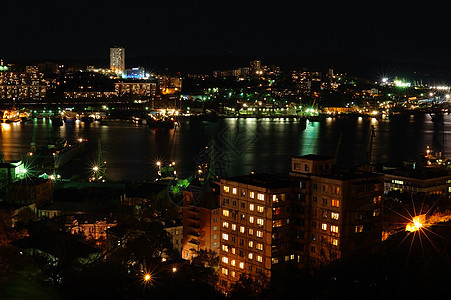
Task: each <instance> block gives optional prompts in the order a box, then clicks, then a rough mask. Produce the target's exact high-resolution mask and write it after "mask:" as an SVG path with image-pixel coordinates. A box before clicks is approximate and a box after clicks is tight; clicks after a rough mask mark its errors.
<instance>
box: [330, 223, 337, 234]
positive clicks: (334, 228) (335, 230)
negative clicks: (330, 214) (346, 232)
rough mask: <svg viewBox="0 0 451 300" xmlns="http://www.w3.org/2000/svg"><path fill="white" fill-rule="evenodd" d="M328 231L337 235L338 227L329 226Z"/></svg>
mask: <svg viewBox="0 0 451 300" xmlns="http://www.w3.org/2000/svg"><path fill="white" fill-rule="evenodd" d="M330 231H332V232H335V233H338V226H335V225H332V226H330Z"/></svg>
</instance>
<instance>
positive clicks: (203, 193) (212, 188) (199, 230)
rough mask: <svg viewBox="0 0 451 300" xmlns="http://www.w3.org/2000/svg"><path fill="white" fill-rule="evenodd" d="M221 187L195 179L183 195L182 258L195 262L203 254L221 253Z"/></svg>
mask: <svg viewBox="0 0 451 300" xmlns="http://www.w3.org/2000/svg"><path fill="white" fill-rule="evenodd" d="M218 190H219V187H218V186H217V185H216V184H214V183H212V184H211V185H210V184H209V183H206V184H204V185H203V184H202V183H201V182H200V181H199V180H197V179H195V180H193V181H192V182H191V184H190V185H189V186H188V188H187V189H186V190H184V191H183V249H182V258H184V259H188V260H191V259H192V258H193V257H195V256H196V254H197V252H198V251H200V250H210V251H214V252H216V253H219V245H220V214H219V213H220V207H219V193H218Z"/></svg>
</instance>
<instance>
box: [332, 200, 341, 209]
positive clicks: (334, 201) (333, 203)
mask: <svg viewBox="0 0 451 300" xmlns="http://www.w3.org/2000/svg"><path fill="white" fill-rule="evenodd" d="M332 206H334V207H339V206H340V201H339V200H336V199H332Z"/></svg>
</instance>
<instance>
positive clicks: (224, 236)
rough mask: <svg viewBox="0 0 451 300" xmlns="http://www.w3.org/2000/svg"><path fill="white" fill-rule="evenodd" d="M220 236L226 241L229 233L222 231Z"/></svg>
mask: <svg viewBox="0 0 451 300" xmlns="http://www.w3.org/2000/svg"><path fill="white" fill-rule="evenodd" d="M222 238H223V239H224V240H226V241H228V240H229V235H228V234H227V233H223V234H222Z"/></svg>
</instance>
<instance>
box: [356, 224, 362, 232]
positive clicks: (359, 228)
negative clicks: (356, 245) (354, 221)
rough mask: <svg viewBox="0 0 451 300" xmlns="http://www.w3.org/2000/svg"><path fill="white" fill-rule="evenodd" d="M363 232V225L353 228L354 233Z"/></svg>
mask: <svg viewBox="0 0 451 300" xmlns="http://www.w3.org/2000/svg"><path fill="white" fill-rule="evenodd" d="M360 232H363V225H357V226H356V227H355V233H360Z"/></svg>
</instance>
